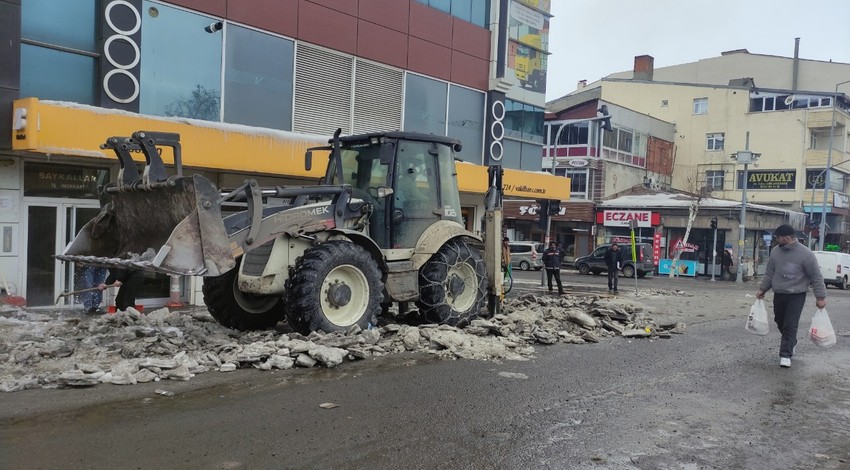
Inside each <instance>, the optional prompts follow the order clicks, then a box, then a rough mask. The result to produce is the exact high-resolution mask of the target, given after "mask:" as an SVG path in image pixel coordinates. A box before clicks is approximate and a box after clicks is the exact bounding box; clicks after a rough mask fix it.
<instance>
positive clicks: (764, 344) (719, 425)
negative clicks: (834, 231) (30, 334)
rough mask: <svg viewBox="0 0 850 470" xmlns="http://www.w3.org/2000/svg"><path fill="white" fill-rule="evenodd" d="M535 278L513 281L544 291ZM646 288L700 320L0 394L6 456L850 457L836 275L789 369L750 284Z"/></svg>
mask: <svg viewBox="0 0 850 470" xmlns="http://www.w3.org/2000/svg"><path fill="white" fill-rule="evenodd" d="M525 274H527V273H522V274H521V275H520V276H518V278H523V276H524V275H525ZM535 275H539V273H531V277H530V278H529V279H530V281H529V282H523V281H522V280H521V279H520V282H519V283H518V286H519V287H520V288H522V289H532V290H535V289H538V287H537V286H536V285H535V283H534V279H537V280H539V277H536V278H535V277H534V276H535ZM564 279H565V281H567V285H568V286H571V287H568V288H575V289H584V290H593V289H595V288H596V287H595V286H597V285H600V286H601V285H603V284H604V281H605V278H604V277H603V276H598V277H593V276H578V275H575V274H569V273H567V272H566V271H565V275H564ZM599 281H601V283H600V282H599ZM632 282H633V281H632ZM639 285H640V286H644V285H646V286H649V287H653V288H659V289H667V288H681V287H680V286H683V287H685V288H687V290H689V291H690V290H692V291H693V292H694V297H678V298H675V297H673V298H670V297H668V298H666V299H665V300H664V301H665V302H667V305H666V307H664V308H666V309H667V311H669V312H670V314H671V316H676V317H684V318H690V321H689V322H688V323H689V328H688V330H687V332H686V334H684V335H677V336H674V337H673V338H671V339H659V340H655V341H650V340H646V339H635V340H628V339H623V338H609V339H605V340H603V341H602V342H601V343H599V344H586V345H555V346H548V347H543V346H538V347H536V349H537V357H536V358H535V359H533V360H530V361H525V362H502V363H497V362H478V361H445V360H439V359H435V358H433V357H430V356H427V355H422V354H417V355H395V356H389V357H384V358H378V359H372V360H365V361H361V362H356V363H349V364H345V365H343V366H340V367H338V368H336V369H330V370H292V371H279V372H275V373H270V372H259V371H253V370H246V371H237V372H234V373H230V374H221V373H206V374H201V375H199V376H197V377H195V378H193V379H192V380H191V381H189V382H182V383H178V382H160V383H157V384H143V385H136V386H127V387H121V386H111V385H102V386H98V387H95V388H93V389H85V390H32V391H25V392H18V393H8V394H3V395H0V468H3V469H6V468H9V469H18V468H27V469H37V468H44V469H53V468H63V469H71V468H73V469H76V468H97V469H100V468H103V469H107V468H108V469H136V468H139V469H165V468H192V469H265V468H270V469H271V468H325V469H327V468H347V469H367V468H368V469H381V468H387V469H394V468H412V469H417V468H427V469H430V468H441V469H442V468H461V469H463V468H469V469H477V468H499V469H517V468H610V469H620V468H623V469H627V468H628V469H632V468H635V469H699V468H718V469H721V468H722V469H731V468H742V469H776V468H783V469H786V468H788V469H795V468H798V469H811V468H824V469H843V468H850V347H848V345H850V337H848V336H845V334H847V333H848V332H850V314H848V313H847V312H848V310H850V291H847V292H844V291H838V290H836V289H829V294H830V297H829V305H828V310H829V311H830V313H831V316H832V321H833V325H834V326H835V327H836V329H837V330H838V332H839V334H840V336H839V343H838V344H837V345H836V346H834V347H832V348H830V349H819V348H817V347H816V346H814V345H813V344H812V343H811V342H810V341H808V340H807V339H805V338H803V335H804V332H805V330H806V328H807V324H808V321H809V319H810V318H811V314H810V313H804V316H803V318H804V319H803V320H802V321H801V333H800V337H801V341H800V346H799V347H798V355H797V357H795V358H794V364H793V366H792V368H791V369H780V368H779V366H778V345H779V338H778V334H777V333H776V329H775V326H773V327H772V330H771V334H770V335H768V336H767V337H758V336H752V335H749V334H747V333H745V332H744V331H743V316H744V314H745V307H746V304H747V303H751V302H752V298H747V297H746V296H745V295H746V293H751V292H752V291H754V290H755V289H754V287H755V286H754V285H752V284H750V285H746V286H741V285H736V284H734V283H710V282H706V281H700V280H697V281H694V280H690V279H676V280H668V279H658V278H655V279H653V278H648V279H643V280H640V281H639ZM632 286H633V284H632ZM603 289H604V286H603ZM623 289H624V286H622V285H621V290H623ZM812 305H813V302H812V301H811V299H810V302H809V303H808V304H807V307H806V309H807V310H806V311H807V312H808V311H809V310H813V308H812V307H811V306H812ZM679 307H682V308H679ZM674 310H675V312H674ZM661 311H663V309H662V310H661ZM655 317H656V318H659V319H663V317H661V316H660V315H656V316H655ZM500 372H511V373H517V374H524V375H525V376H527V379H523V378H515V377H505V376H500V375H499V373H500ZM157 388H160V389H167V390H170V391H174V392H175V393H176V395H175V396H173V397H163V396H159V395H156V394H154V393H153V391H154V390H155V389H157ZM326 402H332V403H335V404H337V405H339V407H337V408H334V409H323V408H320V407H319V406H318V405H319V404H321V403H326Z"/></svg>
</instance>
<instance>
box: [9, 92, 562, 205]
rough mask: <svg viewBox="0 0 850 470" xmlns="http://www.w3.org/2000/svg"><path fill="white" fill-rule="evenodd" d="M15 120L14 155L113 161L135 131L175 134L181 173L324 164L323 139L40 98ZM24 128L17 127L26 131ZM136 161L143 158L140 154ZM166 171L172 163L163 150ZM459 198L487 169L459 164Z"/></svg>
mask: <svg viewBox="0 0 850 470" xmlns="http://www.w3.org/2000/svg"><path fill="white" fill-rule="evenodd" d="M14 115H15V116H16V117H20V118H23V120H25V123H24V124H23V125H22V126H15V127H20V128H16V129H13V135H12V149H13V150H17V151H25V152H30V153H36V154H45V155H57V154H59V155H70V156H82V157H92V158H104V159H113V160H114V159H115V158H116V157H115V155H114V154H113V153H112V152H111V151H105V150H101V149H100V145H101V144H102V143H104V142H105V141H106V139H107V138H108V137H111V136H130V135H131V134H132V133H133V132H135V131H139V130H145V131H157V132H174V133H178V134H180V143H181V146H182V149H183V151H182V158H183V165H184V166H187V167H195V168H208V169H216V170H230V171H238V172H247V173H262V174H267V175H281V176H289V177H302V178H303V177H307V178H319V177H321V176H322V175H324V173H325V165H326V162H325V161H324V159H322V158H315V157H314V159H313V162H314V164H313V168H312V169H311V170H310V171H306V170H305V169H304V151H305V150H306V149H307V148H309V147H315V146H320V145H326V144H327V142H328V138H329V137H327V136H317V135H308V134H300V133H296V132H287V131H277V130H272V129H263V128H256V127H249V126H241V125H237V124H223V123H216V122H208V121H201V120H196V119H186V118H164V117H155V116H146V115H141V114H135V113H130V112H126V111H119V110H112V109H106V108H98V107H94V106H86V105H80V104H76V103H65V102H58V101H39V100H38V99H37V98H24V99H19V100H15V102H14ZM23 120H20V119H19V120H17V121H18V122H21V123H23V122H24V121H23ZM139 157H140V160H143V159H144V157H143V156H142V155H141V154H139ZM162 157H163V160H164V161H165V162H166V163H172V162H173V156H172V155H171V154H170V152H169V151H168V149H165V150H164V152H163V155H162ZM457 171H458V184H459V186H460V190H461V192H465V193H475V194H484V193H485V192H486V191H487V183H488V181H487V167H485V166H481V165H473V164H469V163H458V165H457ZM503 184H504V189H505V195H507V196H514V197H527V198H530V199H559V200H562V201H563V200H567V199H569V197H570V180H569V179H567V178H562V177H555V176H552V175H549V174H546V173H541V172H529V171H520V170H510V169H506V170H505V174H504V177H503Z"/></svg>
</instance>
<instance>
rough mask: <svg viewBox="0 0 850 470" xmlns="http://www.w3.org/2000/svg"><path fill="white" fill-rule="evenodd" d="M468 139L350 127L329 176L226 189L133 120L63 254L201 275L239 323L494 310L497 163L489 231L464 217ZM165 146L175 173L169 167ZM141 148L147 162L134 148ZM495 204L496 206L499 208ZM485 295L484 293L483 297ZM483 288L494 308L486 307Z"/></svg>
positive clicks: (451, 316) (213, 307)
mask: <svg viewBox="0 0 850 470" xmlns="http://www.w3.org/2000/svg"><path fill="white" fill-rule="evenodd" d="M460 145H461V144H460V142H459V141H457V140H455V139H452V138H447V137H441V136H435V135H425V134H417V133H410V132H379V133H370V134H364V135H353V136H341V135H340V131H337V132H336V133H335V134H334V136H333V138H332V139H331V140H330V141H329V145H328V146H324V147H316V148H311V149H308V150H307V152H306V154H305V168H306V169H307V170H310V169H311V168H312V160H313V154H314V153H316V152H318V151H321V153H322V154H323V155H324V154H327V155H328V158H329V162H328V165H327V171H326V174H325V176H324V178H323V179H322V181H321V183H320V184H317V185H313V186H301V187H289V186H285V187H281V186H275V187H260V186H258V184H257V182H256V181H255V180H246V181H245V182H244V184H243V185H242V186H240V187H238V188H236V189H233V190H230V191H221V190H219V189H218V188H216V186H215V185H214V184H213V183H212V182H211V181H209V180H208V179H207V178H205V177H203V176H201V175H197V174H195V175H192V176H183V171H182V161H181V160H182V159H181V147H180V142H179V135H177V134H171V133H160V132H146V131H138V132H135V133H133V135H132V136H131V137H111V138H109V139H107V141H106V143H105V144H103V145H102V146H101V147H102V148H105V149H111V150H113V151H114V152H115V154H116V155H117V156H118V159H119V162H120V171H119V173H118V181H117V182H116V183H112V184H110V185H107V186H106V187H105V188H104V190H103V192H102V197H101V203H102V206H103V209H102V210H101V212H100V213H99V214H98V216H97V217H96V218H95V219H93V220H92V221H90V222H89V223H88V224H86V225H85V226H84V227H83V228H82V229H81V231H80V232H79V234H78V235H77V237H76V238H75V239H74V240H73V241H72V242H71V243H70V244H69V245H68V246H67V247H66V249H65V250H64V252H63V253H62V254H61V255H57V256H56V257H57V258H58V259H61V260H64V261H70V262H75V263H81V264H89V265H98V266H105V267H109V268H119V269H140V270H146V271H154V272H159V273H167V274H176V275H189V276H203V298H204V303H205V304H206V306H207V308H208V309H209V312H210V314H211V315H212V316H213V317H214V318H215V319H216V320H217V321H218V322H220V323H221V324H223V325H225V326H228V327H231V328H235V329H238V330H249V329H263V328H271V327H273V326H274V325H276V324H277V323H278V322H280V321H283V320H286V321H288V322H289V324H290V325H291V327H292V328H293V329H295V330H296V331H299V332H302V333H305V334H306V333H309V332H311V331H318V330H322V331H325V332H333V331H340V330H347V329H349V328H351V327H353V326H354V325H358V326H359V327H360V328H363V329H366V328H369V327H370V326H371V325H375V324H376V316H377V315H379V314H381V313H382V311H383V312H386V311H387V309H388V308H389V306H391V305H392V304H393V303H398V304H400V306H403V307H405V308H406V307H408V306H409V305H411V304H415V305H416V307H417V308H418V310H419V312H420V314H421V315H422V316H423V317H424V319H425V320H426V321H428V322H433V323H440V324H450V325H458V324H463V323H466V322H468V321H470V320H472V319H474V318H475V317H476V316H478V315H484V314H486V313H487V312H488V311H489V312H490V313H494V312H495V311H497V310H498V299H499V298H500V297H499V296H500V295H501V291H500V289H501V282H500V281H501V275H500V273H499V266H500V262H499V259H498V256H499V250H498V243H499V240H500V239H501V237H500V235H499V234H500V232H501V218H500V214H501V211H500V206H501V191H500V190H501V171H500V170H501V168H498V171H494V170H495V169H494V168H491V169H490V170H491V171H490V177H491V181H490V183H489V184H490V186H491V190H490V192H488V196H487V201H488V202H487V205H488V206H490V209H493V208H496V209H498V210H497V211H495V212H494V211H493V210H489V211H488V212H487V223H488V225H489V227H488V234H489V233H490V232H491V231H492V232H493V235H492V236H488V237H487V238H489V240H491V244H496V245H495V246H493V247H489V246H488V248H487V249H486V252H487V256H486V257H487V261H488V263H486V264H485V261H484V259H483V258H482V254H481V251H480V247H482V246H484V245H483V240H482V239H481V238H480V237H479V236H477V235H475V234H473V233H471V232H469V231H467V230H466V229H465V228H464V226H463V225H462V223H461V222H462V220H461V210H460V196H459V193H458V185H457V173H456V169H455V156H454V155H455V152H457V151H459V150H460ZM161 147H171V148H172V151H173V155H174V164H173V168H174V169H175V170H176V174H174V175H171V176H168V175H166V169H165V165H164V163H163V161H162V158H161V151H162V148H161ZM134 153H136V154H138V153H142V154H144V156H145V166H144V169H143V170H141V171H140V169H139V168H138V167H137V166H136V163H135V162H134V160H133V159H132V158H131V157H132V154H134ZM494 214H496V215H495V216H494ZM488 295H489V298H488ZM485 299H489V301H490V308H489V309H488V310H487V311H484V310H483V304H484V302H485Z"/></svg>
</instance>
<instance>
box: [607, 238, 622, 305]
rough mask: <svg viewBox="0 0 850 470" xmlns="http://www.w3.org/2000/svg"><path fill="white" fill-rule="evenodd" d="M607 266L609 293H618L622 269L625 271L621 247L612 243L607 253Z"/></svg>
mask: <svg viewBox="0 0 850 470" xmlns="http://www.w3.org/2000/svg"><path fill="white" fill-rule="evenodd" d="M605 266H607V267H608V293H609V294H610V293H612V292H613V293H615V294H616V293H617V284H618V283H619V281H620V269H623V252H622V251H620V245H617V244H616V243H612V244H611V246H609V247H608V251H606V252H605Z"/></svg>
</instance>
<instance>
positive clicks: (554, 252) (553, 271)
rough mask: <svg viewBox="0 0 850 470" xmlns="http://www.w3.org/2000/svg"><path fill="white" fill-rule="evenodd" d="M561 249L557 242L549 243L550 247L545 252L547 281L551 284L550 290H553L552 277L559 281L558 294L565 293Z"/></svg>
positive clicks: (544, 261) (544, 264)
mask: <svg viewBox="0 0 850 470" xmlns="http://www.w3.org/2000/svg"><path fill="white" fill-rule="evenodd" d="M561 258H563V255H562V254H561V250H559V249H558V246H557V245H556V244H555V242H551V243H549V249H548V250H546V251H545V252H543V266H545V267H546V281H547V283H548V284H549V292H552V278H553V277H554V278H555V281H557V283H558V294H561V295H564V285H563V284H561Z"/></svg>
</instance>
